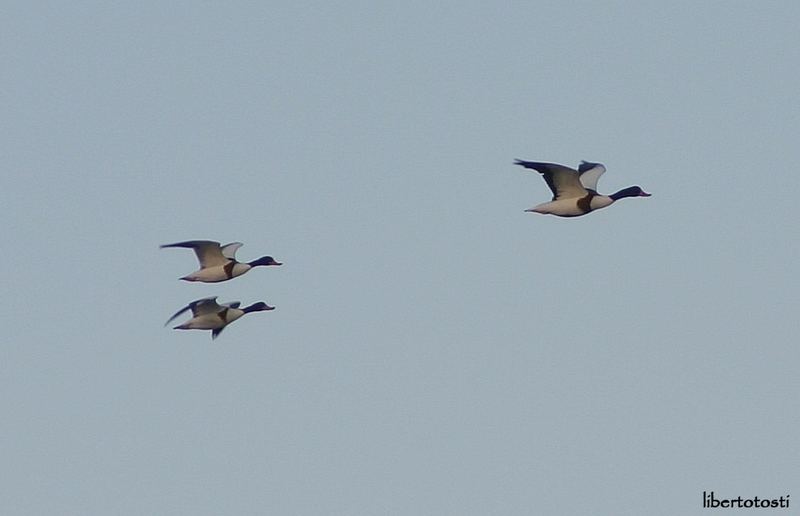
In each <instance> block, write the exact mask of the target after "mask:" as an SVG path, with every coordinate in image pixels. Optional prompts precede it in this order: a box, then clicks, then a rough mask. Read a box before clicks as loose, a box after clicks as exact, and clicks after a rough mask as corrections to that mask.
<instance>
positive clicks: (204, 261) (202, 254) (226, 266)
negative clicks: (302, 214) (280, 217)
mask: <svg viewBox="0 0 800 516" xmlns="http://www.w3.org/2000/svg"><path fill="white" fill-rule="evenodd" d="M242 245H244V244H242V243H241V242H232V243H230V244H226V245H220V244H219V242H214V241H211V240H189V241H187V242H177V243H175V244H164V245H162V246H161V248H162V249H164V248H166V247H184V248H187V249H192V250H194V253H195V254H196V255H197V260H198V261H199V262H200V269H198V270H196V271H194V272H193V273H191V274H188V275H186V276H184V277H182V278H181V279H182V280H184V281H202V282H203V283H217V282H220V281H227V280H229V279H231V278H235V277H237V276H241V275H242V274H244V273H245V272H247V271H249V270H250V269H252V268H253V267H258V266H259V265H283V264H282V263H279V262H276V261H275V259H274V258H273V257H272V256H262V257H261V258H259V259H258V260H253V261H252V262H239V261H237V260H236V251H237V250H238V249H239V248H240V247H242Z"/></svg>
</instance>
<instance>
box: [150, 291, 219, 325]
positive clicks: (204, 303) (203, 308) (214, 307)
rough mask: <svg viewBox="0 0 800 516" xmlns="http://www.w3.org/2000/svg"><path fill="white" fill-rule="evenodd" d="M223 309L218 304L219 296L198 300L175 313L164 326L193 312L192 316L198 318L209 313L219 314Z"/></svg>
mask: <svg viewBox="0 0 800 516" xmlns="http://www.w3.org/2000/svg"><path fill="white" fill-rule="evenodd" d="M221 309H222V307H221V306H219V305H218V304H217V296H214V297H204V298H203V299H198V300H196V301H192V302H191V303H189V304H188V305H186V306H184V307H183V308H181V309H180V310H178V311H177V312H175V313H174V314H173V315H172V317H170V318H169V319H168V320H167V322H165V323H164V326H166V325H168V324H169V323H171V322H172V321H174V320H175V318H176V317H178V316H179V315H181V314H183V313H185V312H187V311H189V310H191V311H192V316H194V317H197V316H198V315H203V314H208V313H217V312H219V311H220V310H221Z"/></svg>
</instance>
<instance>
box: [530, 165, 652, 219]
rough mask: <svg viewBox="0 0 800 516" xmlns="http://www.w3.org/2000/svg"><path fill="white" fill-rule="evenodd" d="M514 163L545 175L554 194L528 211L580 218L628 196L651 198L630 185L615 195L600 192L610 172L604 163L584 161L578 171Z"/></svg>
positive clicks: (638, 188) (551, 166) (554, 166)
mask: <svg viewBox="0 0 800 516" xmlns="http://www.w3.org/2000/svg"><path fill="white" fill-rule="evenodd" d="M514 164H515V165H520V166H522V167H525V168H529V169H532V170H535V171H537V172H539V173H540V174H542V177H543V178H544V180H545V182H546V183H547V186H549V187H550V190H552V191H553V200H551V201H550V202H545V203H542V204H540V205H538V206H535V207H533V208H529V209H527V210H525V211H530V212H535V213H543V214H545V215H547V214H549V215H556V216H558V217H579V216H581V215H586V214H587V213H589V212H592V211H595V210H599V209H600V208H605V207H606V206H610V205H612V204H613V203H614V202H616V201H618V200H620V199H624V198H625V197H650V194H649V193H647V192H645V191H644V190H642V189H641V188H640V187H638V186H629V187H628V188H623V189H622V190H620V191H619V192H617V193H613V194H611V195H600V194H599V193H597V180H598V179H600V176H601V175H603V172H605V171H606V167H604V166H603V165H602V164H600V163H590V162H588V161H581V164H580V165H578V170H575V169H572V168H569V167H566V166H564V165H557V164H555V163H541V162H538V161H523V160H520V159H518V160H516V161H515V162H514Z"/></svg>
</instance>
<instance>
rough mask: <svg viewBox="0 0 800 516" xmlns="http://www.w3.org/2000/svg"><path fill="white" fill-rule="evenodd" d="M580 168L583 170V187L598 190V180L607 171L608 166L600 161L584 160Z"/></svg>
mask: <svg viewBox="0 0 800 516" xmlns="http://www.w3.org/2000/svg"><path fill="white" fill-rule="evenodd" d="M588 167H591V168H588ZM579 169H580V170H581V172H580V180H581V184H582V185H583V187H584V188H586V189H587V190H594V191H595V192H597V181H598V180H599V179H600V176H602V175H603V173H604V172H605V171H606V167H604V166H603V165H602V164H600V163H589V162H587V161H583V162H581V166H580V167H579Z"/></svg>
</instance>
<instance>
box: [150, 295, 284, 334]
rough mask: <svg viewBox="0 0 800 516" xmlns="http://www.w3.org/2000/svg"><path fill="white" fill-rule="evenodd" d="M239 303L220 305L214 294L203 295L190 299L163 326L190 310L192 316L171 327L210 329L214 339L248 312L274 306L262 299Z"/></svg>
mask: <svg viewBox="0 0 800 516" xmlns="http://www.w3.org/2000/svg"><path fill="white" fill-rule="evenodd" d="M240 305H241V303H239V302H238V301H235V302H233V303H223V304H221V305H220V304H218V303H217V297H216V296H214V297H205V298H203V299H198V300H196V301H192V302H191V303H189V304H188V305H186V306H185V307H183V308H181V309H180V310H178V311H177V312H175V315H173V316H172V317H170V318H169V320H168V321H167V322H166V323H164V326H166V325H167V324H169V323H171V322H172V321H173V320H174V319H175V318H176V317H178V316H179V315H181V314H182V313H184V312H186V311H187V310H191V311H192V318H191V319H189V320H188V321H186V322H185V323H183V324H180V325H178V326H175V327H174V328H173V329H175V330H211V339H212V340H213V339H216V338H217V336H219V334H220V333H222V330H224V329H225V327H226V326H227V325H229V324H230V323H232V322H233V321H235V320H236V319H239V318H240V317H242V316H243V315H245V314H249V313H250V312H263V311H267V310H275V307H274V306H269V305H268V304H266V303H265V302H263V301H259V302H258V303H253V304H252V305H250V306H246V307H244V308H239V306H240Z"/></svg>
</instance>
